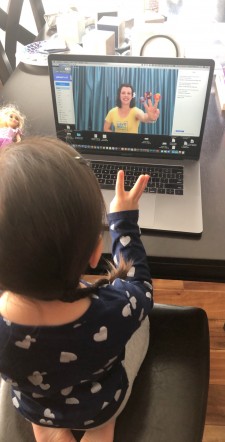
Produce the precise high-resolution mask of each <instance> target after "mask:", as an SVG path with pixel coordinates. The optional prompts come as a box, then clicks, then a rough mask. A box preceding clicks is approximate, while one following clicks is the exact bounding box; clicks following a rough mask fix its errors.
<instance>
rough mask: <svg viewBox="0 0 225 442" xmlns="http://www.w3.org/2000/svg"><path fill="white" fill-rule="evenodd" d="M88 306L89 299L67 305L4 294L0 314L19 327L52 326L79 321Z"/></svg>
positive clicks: (0, 301) (0, 302)
mask: <svg viewBox="0 0 225 442" xmlns="http://www.w3.org/2000/svg"><path fill="white" fill-rule="evenodd" d="M90 304H91V300H90V298H84V299H80V300H78V301H75V302H72V303H67V302H62V301H58V300H55V301H40V300H36V299H33V298H32V299H31V298H30V299H29V298H27V297H23V296H21V295H17V294H15V293H12V292H4V293H3V294H2V296H1V298H0V314H1V315H2V316H3V317H4V318H5V319H7V320H9V321H11V322H15V323H17V324H21V325H32V326H48V325H49V326H54V325H63V324H66V323H69V322H72V321H75V320H77V319H79V318H80V317H81V316H82V315H83V314H84V313H85V312H86V311H87V310H88V308H89V307H90Z"/></svg>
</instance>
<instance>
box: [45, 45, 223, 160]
mask: <svg viewBox="0 0 225 442" xmlns="http://www.w3.org/2000/svg"><path fill="white" fill-rule="evenodd" d="M55 61H60V62H62V63H63V62H67V61H68V62H72V61H74V62H76V63H77V62H81V63H90V64H92V63H96V64H99V65H101V63H107V64H109V65H112V66H113V65H117V64H119V65H120V64H124V63H127V64H128V65H129V64H130V65H134V64H137V65H140V66H143V65H146V66H147V67H151V65H152V66H154V67H155V66H159V67H160V66H162V65H163V66H167V65H168V67H169V66H171V65H172V66H173V65H174V66H178V67H179V66H181V67H185V66H188V67H190V66H193V67H201V66H206V67H209V76H208V84H207V88H206V96H205V105H204V110H203V114H202V122H201V128H200V133H199V136H198V137H197V138H198V145H197V147H196V149H192V150H191V154H190V153H189V151H188V150H186V151H185V152H184V153H185V155H183V154H182V152H180V153H178V154H177V155H176V159H190V160H198V159H199V157H200V152H201V145H202V140H203V135H204V128H205V122H206V116H207V110H208V105H209V98H210V92H211V86H212V81H213V73H214V66H215V62H214V60H212V59H195V58H194V59H192V58H165V57H163V58H162V57H154V58H151V57H142V56H138V57H136V56H126V57H123V56H116V55H113V56H109V55H104V56H103V55H87V54H71V53H63V54H61V53H57V54H50V55H49V56H48V68H49V76H50V86H51V93H52V104H53V112H54V120H55V128H56V134H57V137H59V138H61V139H62V140H64V141H66V142H69V143H70V144H72V145H74V147H76V149H77V150H79V144H82V142H80V141H79V139H78V140H76V141H75V140H73V127H72V128H71V127H70V128H69V130H68V127H67V125H65V124H61V123H59V121H58V112H57V108H56V96H55V86H54V72H53V64H54V62H55ZM187 118H188V115H187ZM102 132H103V131H102ZM68 133H69V136H68ZM71 134H72V136H71ZM122 135H123V136H121V135H120V134H112V135H110V136H109V139H110V141H111V143H112V144H117V143H118V145H119V146H121V144H123V140H124V134H122ZM154 137H155V135H152V140H153V142H154ZM89 138H90V137H89V135H87V140H85V142H87V148H86V149H85V153H93V151H92V150H91V149H90V150H89V149H88V143H89V142H90V141H89ZM163 138H164V136H162V142H163ZM167 138H168V137H167ZM125 139H126V143H127V145H129V146H132V143H134V140H135V137H134V135H133V134H126V137H125ZM159 141H160V140H159ZM97 142H98V140H97V141H96V143H97ZM160 142H161V141H160ZM92 143H95V141H92ZM80 152H81V153H82V149H81V150H80ZM164 152H165V151H164V150H163V149H161V150H160V153H157V154H154V152H152V153H148V154H145V153H143V154H140V152H138V153H136V152H135V150H134V152H133V154H132V155H133V156H134V157H135V156H136V155H137V156H139V157H140V156H142V157H143V158H145V157H148V158H167V159H173V160H174V159H175V157H174V156H172V155H170V154H169V155H168V154H166V153H164ZM98 153H100V152H98ZM101 153H102V152H101ZM120 153H122V155H124V156H126V155H127V152H126V149H125V150H124V151H123V152H120ZM110 154H111V155H113V154H115V155H116V154H117V155H118V152H117V151H115V152H114V151H110ZM128 155H130V152H129V154H128Z"/></svg>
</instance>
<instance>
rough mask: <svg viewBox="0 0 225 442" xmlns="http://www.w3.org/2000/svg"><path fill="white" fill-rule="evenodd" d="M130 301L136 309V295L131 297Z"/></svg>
mask: <svg viewBox="0 0 225 442" xmlns="http://www.w3.org/2000/svg"><path fill="white" fill-rule="evenodd" d="M130 302H131V305H132V307H133V309H134V310H135V309H136V306H137V299H136V298H135V296H132V297H131V298H130Z"/></svg>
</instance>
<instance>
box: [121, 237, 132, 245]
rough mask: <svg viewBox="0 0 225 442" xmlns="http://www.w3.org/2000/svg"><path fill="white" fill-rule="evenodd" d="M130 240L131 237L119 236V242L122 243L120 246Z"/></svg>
mask: <svg viewBox="0 0 225 442" xmlns="http://www.w3.org/2000/svg"><path fill="white" fill-rule="evenodd" d="M130 241H131V237H130V236H121V238H120V242H121V244H122V246H124V247H125V246H127V245H128V244H129V243H130Z"/></svg>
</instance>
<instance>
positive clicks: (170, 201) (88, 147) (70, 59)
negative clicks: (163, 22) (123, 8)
mask: <svg viewBox="0 0 225 442" xmlns="http://www.w3.org/2000/svg"><path fill="white" fill-rule="evenodd" d="M48 66H49V75H50V83H51V93H52V102H53V110H54V118H55V126H56V134H57V137H58V138H60V139H61V140H63V141H66V142H67V143H69V144H70V145H71V146H72V147H74V148H75V149H76V150H77V151H78V152H79V153H80V154H81V155H82V156H83V157H84V158H85V159H87V160H88V161H89V162H90V164H91V166H92V167H93V168H94V167H95V169H94V171H95V173H96V177H97V178H98V179H99V182H100V186H101V187H102V193H103V196H104V199H105V203H106V207H107V208H108V207H109V204H110V201H111V200H112V198H113V196H114V188H115V184H114V183H115V173H117V170H118V169H119V168H126V171H125V184H126V186H127V188H128V189H129V177H130V176H131V175H132V174H133V172H134V177H132V179H136V178H135V177H137V176H138V175H139V174H140V173H150V175H151V179H150V181H149V187H148V188H147V189H146V192H145V193H144V194H143V195H142V197H141V200H140V204H139V208H140V216H139V225H140V227H141V228H142V229H148V230H156V231H166V232H179V233H190V234H201V233H202V231H203V217H202V199H201V176H200V161H199V159H200V152H201V146H202V139H203V134H204V126H205V121H206V115H207V109H208V103H209V97H210V91H211V85H212V79H213V71H214V61H213V60H209V59H188V58H149V57H134V56H132V57H131V56H127V57H123V56H99V55H86V54H85V55H84V54H69V53H67V54H66V53H62V54H59V53H58V54H50V55H49V57H48ZM121 85H126V86H127V85H128V90H129V87H130V89H131V90H132V99H133V107H134V108H136V111H135V110H133V111H134V112H138V109H141V110H142V111H143V112H144V113H146V106H145V103H147V104H149V101H148V100H149V99H151V100H152V103H153V104H154V103H155V99H157V98H158V104H157V108H158V109H159V117H158V119H157V121H147V122H141V121H139V124H138V128H136V129H135V128H133V127H132V125H129V121H127V120H128V118H127V120H126V117H125V120H124V119H123V120H122V121H120V120H119V117H117V118H118V121H117V120H116V123H112V124H111V123H110V124H111V125H110V126H109V122H108V125H105V122H106V121H108V112H109V111H110V110H111V109H114V108H117V110H118V106H120V103H118V96H117V95H118V89H119V88H120V87H121ZM135 118H136V114H135ZM109 128H110V129H109ZM111 168H112V169H113V170H114V175H113V174H112V175H111V173H113V172H112V171H111ZM109 169H110V172H108V170H109ZM102 172H103V175H104V174H105V175H106V178H105V177H104V178H102V176H103V175H102ZM107 172H108V173H107ZM161 181H162V182H161Z"/></svg>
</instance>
